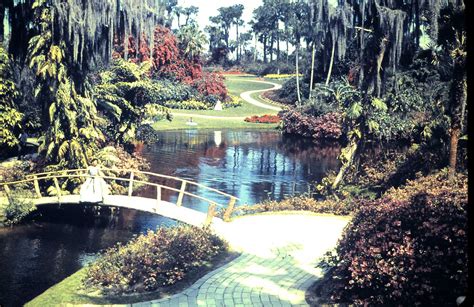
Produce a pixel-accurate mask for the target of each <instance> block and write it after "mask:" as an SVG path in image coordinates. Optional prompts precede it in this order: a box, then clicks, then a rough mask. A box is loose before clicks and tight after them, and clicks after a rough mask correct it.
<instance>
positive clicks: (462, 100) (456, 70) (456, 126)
mask: <svg viewBox="0 0 474 307" xmlns="http://www.w3.org/2000/svg"><path fill="white" fill-rule="evenodd" d="M461 52H462V53H463V55H458V56H457V57H456V58H455V59H454V67H453V81H452V83H451V93H450V94H451V105H450V113H451V114H450V115H451V129H450V138H451V139H450V142H449V145H450V146H449V172H448V174H449V179H452V178H453V176H454V173H455V172H456V163H457V153H458V143H459V137H460V135H461V132H462V128H463V122H464V112H465V109H466V101H467V76H466V70H465V64H466V61H465V60H466V56H465V53H464V51H463V50H461Z"/></svg>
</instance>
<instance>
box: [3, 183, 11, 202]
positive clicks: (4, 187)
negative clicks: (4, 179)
mask: <svg viewBox="0 0 474 307" xmlns="http://www.w3.org/2000/svg"><path fill="white" fill-rule="evenodd" d="M3 189H4V190H5V194H6V195H7V198H8V201H10V197H11V190H10V187H9V186H8V184H4V185H3Z"/></svg>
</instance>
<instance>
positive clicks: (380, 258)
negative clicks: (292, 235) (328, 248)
mask: <svg viewBox="0 0 474 307" xmlns="http://www.w3.org/2000/svg"><path fill="white" fill-rule="evenodd" d="M359 208H360V210H359V211H358V213H357V214H356V216H355V217H354V219H353V221H352V222H351V225H350V226H349V227H348V228H347V229H346V231H345V234H344V236H343V238H342V240H341V241H340V242H339V246H338V248H337V256H338V258H339V261H338V265H337V266H336V267H335V268H334V270H333V271H332V273H331V275H332V276H337V277H338V278H337V279H332V280H333V282H335V286H334V287H333V288H332V290H331V294H332V298H333V299H334V300H336V301H344V302H354V303H356V304H358V305H391V306H393V305H402V306H404V305H407V306H408V305H410V306H412V305H430V306H431V305H452V304H453V302H454V301H455V299H456V297H457V296H459V295H461V294H463V293H464V294H465V293H467V264H466V263H467V235H466V229H467V214H466V209H467V178H466V176H463V175H458V176H457V178H456V179H455V180H454V181H453V182H449V181H448V179H447V173H446V172H445V171H442V172H440V173H437V174H435V175H430V176H427V177H423V178H421V179H417V180H414V181H410V182H409V183H408V184H407V185H406V186H405V187H403V188H399V189H393V190H390V191H389V192H388V193H387V194H386V195H385V196H384V197H383V198H381V199H379V200H376V201H365V202H364V203H361V205H360V206H359Z"/></svg>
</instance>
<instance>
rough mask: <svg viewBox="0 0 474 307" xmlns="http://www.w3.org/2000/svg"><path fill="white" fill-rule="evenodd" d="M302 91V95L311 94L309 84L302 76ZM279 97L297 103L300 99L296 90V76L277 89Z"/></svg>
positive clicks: (286, 101)
mask: <svg viewBox="0 0 474 307" xmlns="http://www.w3.org/2000/svg"><path fill="white" fill-rule="evenodd" d="M300 91H301V96H302V97H308V94H309V84H308V83H305V82H304V80H303V79H302V78H300ZM277 92H278V94H277V95H278V98H279V99H280V100H281V99H284V101H285V103H289V104H290V103H291V104H296V102H297V101H298V94H297V92H296V77H293V78H291V79H289V80H287V81H286V82H285V83H283V86H282V88H281V89H279V90H277Z"/></svg>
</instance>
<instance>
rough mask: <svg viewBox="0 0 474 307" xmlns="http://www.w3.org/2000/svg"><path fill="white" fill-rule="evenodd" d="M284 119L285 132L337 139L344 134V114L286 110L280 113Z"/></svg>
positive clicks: (316, 137)
mask: <svg viewBox="0 0 474 307" xmlns="http://www.w3.org/2000/svg"><path fill="white" fill-rule="evenodd" d="M278 115H279V116H280V117H281V120H282V121H283V132H285V133H290V134H299V135H302V136H306V137H313V138H315V139H332V140H337V139H339V138H340V137H341V136H342V115H341V114H340V113H336V112H331V113H327V114H325V115H322V116H319V117H313V116H310V115H305V114H302V113H301V112H298V111H296V110H285V111H281V112H280V113H279V114H278Z"/></svg>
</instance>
